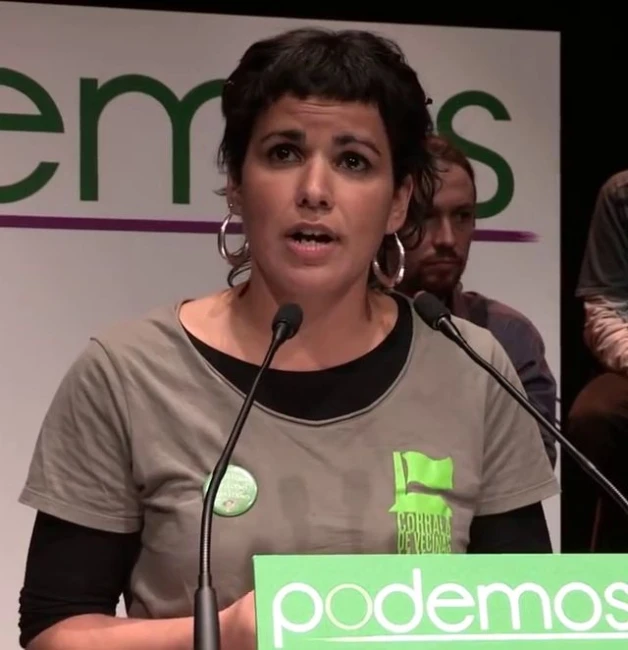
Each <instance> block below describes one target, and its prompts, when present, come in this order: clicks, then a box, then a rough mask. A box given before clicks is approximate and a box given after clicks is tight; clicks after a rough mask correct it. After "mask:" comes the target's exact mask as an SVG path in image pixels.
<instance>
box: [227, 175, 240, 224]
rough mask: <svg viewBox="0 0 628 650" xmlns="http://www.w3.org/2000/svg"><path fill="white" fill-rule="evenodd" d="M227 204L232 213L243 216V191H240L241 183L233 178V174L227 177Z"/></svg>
mask: <svg viewBox="0 0 628 650" xmlns="http://www.w3.org/2000/svg"><path fill="white" fill-rule="evenodd" d="M227 205H228V206H229V212H230V213H231V214H233V215H236V216H241V214H242V193H241V191H240V185H239V184H238V183H236V182H235V181H234V180H233V177H232V176H229V177H228V178H227Z"/></svg>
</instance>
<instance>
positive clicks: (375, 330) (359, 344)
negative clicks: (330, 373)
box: [229, 281, 397, 371]
mask: <svg viewBox="0 0 628 650" xmlns="http://www.w3.org/2000/svg"><path fill="white" fill-rule="evenodd" d="M232 295H233V299H232V300H231V301H230V316H229V320H230V323H229V327H230V331H231V333H232V335H233V342H234V343H235V344H236V346H238V347H239V351H240V355H241V356H242V358H245V359H246V360H249V361H252V362H253V363H259V362H261V359H262V358H263V356H264V354H265V353H266V349H267V348H268V345H269V344H270V340H271V328H272V321H273V318H274V316H275V314H276V312H277V310H278V309H279V307H280V306H281V305H282V304H285V303H287V302H295V303H298V304H299V306H300V307H301V309H302V310H303V323H302V325H301V328H300V330H299V332H298V333H297V335H296V336H295V337H294V338H293V339H290V340H288V341H286V342H285V343H284V344H283V345H282V347H281V348H280V349H279V350H278V352H277V354H276V356H275V361H274V363H273V364H272V365H273V367H274V368H279V369H283V370H296V371H299V370H301V371H307V370H320V369H323V368H329V367H333V366H337V365H341V364H343V363H347V362H349V361H351V360H353V359H356V358H358V357H360V356H363V355H364V354H366V353H368V352H369V351H370V350H372V349H373V348H375V347H376V346H377V345H379V344H380V343H381V342H382V341H383V340H384V338H385V337H386V336H387V335H388V334H389V332H390V331H391V330H392V328H393V327H394V325H395V322H396V320H397V305H396V303H395V301H394V300H393V299H392V298H390V297H388V296H386V295H384V294H381V293H378V292H375V291H369V290H367V289H366V287H364V286H357V287H355V288H353V289H352V290H350V291H347V292H345V293H344V294H343V295H342V296H329V295H326V296H324V297H316V296H312V295H311V294H310V295H305V293H304V294H302V295H301V296H300V297H297V296H295V295H288V294H287V293H286V292H283V293H281V292H279V291H274V292H273V291H269V290H268V289H267V288H266V287H265V286H264V285H261V284H257V283H255V282H254V281H251V282H249V283H247V285H242V286H240V287H236V288H235V289H234V290H233V292H232ZM236 356H239V355H236Z"/></svg>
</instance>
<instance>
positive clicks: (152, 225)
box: [0, 214, 539, 243]
mask: <svg viewBox="0 0 628 650" xmlns="http://www.w3.org/2000/svg"><path fill="white" fill-rule="evenodd" d="M0 228H36V229H41V230H100V231H112V232H114V231H117V232H155V233H160V232H161V233H165V232H169V233H183V234H185V233H198V234H215V233H217V232H218V230H219V229H220V221H202V220H200V219H199V220H195V221H177V220H167V219H113V218H108V217H104V218H103V217H48V216H46V217H43V216H28V215H10V214H0ZM229 232H230V233H237V232H240V225H239V224H237V223H236V224H232V225H231V226H230V227H229ZM474 239H475V240H476V241H488V242H511V243H528V242H536V241H538V239H539V238H538V236H537V235H535V234H534V233H532V232H522V231H518V230H482V229H478V230H476V232H475V236H474Z"/></svg>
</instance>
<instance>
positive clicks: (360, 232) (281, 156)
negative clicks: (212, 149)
mask: <svg viewBox="0 0 628 650" xmlns="http://www.w3.org/2000/svg"><path fill="white" fill-rule="evenodd" d="M411 192H412V181H411V180H410V178H408V179H407V180H406V181H405V182H404V183H403V185H402V186H401V187H400V188H398V189H397V190H395V188H394V184H393V168H392V159H391V151H390V145H389V142H388V137H387V134H386V129H385V126H384V123H383V121H382V118H381V116H380V113H379V111H378V109H377V108H376V107H373V106H367V105H364V104H360V103H352V102H351V103H348V102H338V101H328V100H320V99H315V98H312V99H308V100H299V99H296V98H294V97H291V96H285V97H283V98H281V99H280V100H278V101H277V102H276V103H274V104H273V105H272V106H271V107H270V108H268V109H267V110H266V111H265V112H264V113H263V114H262V115H260V117H259V118H258V120H257V123H256V124H255V127H254V129H253V133H252V136H251V141H250V143H249V147H248V150H247V154H246V157H245V161H244V165H243V169H242V182H241V183H240V184H239V185H236V184H234V183H233V181H232V180H230V181H229V185H228V195H229V200H230V201H231V203H232V206H233V207H232V211H233V212H234V213H235V214H239V215H240V216H241V217H242V221H243V224H244V228H245V231H246V235H247V238H248V241H249V246H250V249H251V262H252V272H253V273H258V274H260V275H261V276H262V277H263V278H264V281H265V282H266V284H267V285H269V286H272V288H273V289H280V290H284V291H288V292H290V293H294V292H297V293H300V292H302V291H308V292H312V291H317V290H323V291H326V292H330V293H334V292H338V291H341V292H343V291H346V290H348V289H350V288H351V287H352V286H353V285H356V284H357V283H366V278H367V275H368V271H369V266H370V264H371V261H372V259H373V257H374V255H375V253H376V251H377V249H378V248H379V246H380V244H381V241H382V238H383V236H384V234H385V233H393V232H395V231H396V230H398V229H399V227H400V226H401V225H402V224H403V222H404V219H405V215H406V210H407V206H408V200H409V197H410V195H411Z"/></svg>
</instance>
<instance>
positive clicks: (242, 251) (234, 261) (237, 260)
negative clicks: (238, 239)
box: [218, 210, 249, 266]
mask: <svg viewBox="0 0 628 650" xmlns="http://www.w3.org/2000/svg"><path fill="white" fill-rule="evenodd" d="M232 216H233V213H232V212H231V210H229V214H227V216H226V217H225V218H224V219H223V221H222V223H221V224H220V230H219V231H218V252H219V253H220V257H222V259H223V260H225V261H226V262H228V263H229V264H231V266H241V265H242V263H243V262H244V261H245V260H246V259H247V258H248V256H249V242H248V241H247V240H246V239H245V240H244V244H242V246H241V247H240V248H239V249H238V250H237V251H235V253H232V252H230V251H229V249H228V248H227V229H228V228H229V222H230V221H231V217H232Z"/></svg>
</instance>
